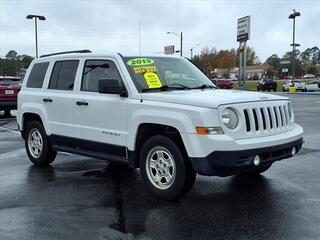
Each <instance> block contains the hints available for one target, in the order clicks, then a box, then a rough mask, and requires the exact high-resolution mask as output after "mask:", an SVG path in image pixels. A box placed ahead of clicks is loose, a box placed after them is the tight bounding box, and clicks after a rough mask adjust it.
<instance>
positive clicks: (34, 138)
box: [25, 121, 57, 167]
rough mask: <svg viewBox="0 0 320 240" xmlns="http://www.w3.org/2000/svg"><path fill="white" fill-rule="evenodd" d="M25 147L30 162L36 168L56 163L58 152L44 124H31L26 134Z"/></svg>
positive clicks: (34, 122) (36, 122) (35, 122)
mask: <svg viewBox="0 0 320 240" xmlns="http://www.w3.org/2000/svg"><path fill="white" fill-rule="evenodd" d="M25 147H26V150H27V154H28V157H29V159H30V161H31V162H32V163H33V164H34V165H36V166H41V167H43V166H47V165H49V164H50V163H52V162H53V161H54V159H55V158H56V155H57V152H56V151H53V150H52V148H51V144H50V142H49V139H48V137H47V135H46V132H45V130H44V128H43V126H42V124H41V123H40V122H38V121H33V122H31V123H30V124H29V125H28V126H27V128H26V133H25Z"/></svg>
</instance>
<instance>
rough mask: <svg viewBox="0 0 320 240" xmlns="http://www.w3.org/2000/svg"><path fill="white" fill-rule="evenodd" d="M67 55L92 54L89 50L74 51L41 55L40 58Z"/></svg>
mask: <svg viewBox="0 0 320 240" xmlns="http://www.w3.org/2000/svg"><path fill="white" fill-rule="evenodd" d="M69 53H92V52H91V51H90V50H89V49H83V50H74V51H67V52H57V53H50V54H45V55H41V56H40V58H43V57H49V56H55V55H61V54H69Z"/></svg>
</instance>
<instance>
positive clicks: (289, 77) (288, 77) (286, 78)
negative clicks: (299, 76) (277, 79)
mask: <svg viewBox="0 0 320 240" xmlns="http://www.w3.org/2000/svg"><path fill="white" fill-rule="evenodd" d="M290 79H292V77H291V76H284V77H283V80H290Z"/></svg>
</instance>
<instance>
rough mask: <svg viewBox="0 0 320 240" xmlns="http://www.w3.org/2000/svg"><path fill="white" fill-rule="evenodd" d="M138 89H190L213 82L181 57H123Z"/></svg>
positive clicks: (212, 85)
mask: <svg viewBox="0 0 320 240" xmlns="http://www.w3.org/2000/svg"><path fill="white" fill-rule="evenodd" d="M124 63H125V64H126V66H127V68H128V70H129V72H130V75H131V77H132V79H133V81H134V83H135V85H136V87H137V89H138V91H143V90H150V89H155V90H156V89H160V88H161V89H164V88H163V87H164V86H169V87H168V88H165V89H166V90H168V89H170V87H172V89H174V90H179V89H183V90H185V89H192V88H199V87H201V86H208V87H211V88H212V87H215V86H214V84H213V83H212V82H211V81H210V80H209V79H208V78H207V77H206V76H205V75H204V74H203V73H202V72H201V71H200V70H199V69H198V68H197V67H196V66H194V65H193V64H192V63H190V62H189V61H188V60H187V59H183V58H171V57H124Z"/></svg>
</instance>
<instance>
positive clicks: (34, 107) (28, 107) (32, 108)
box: [20, 102, 51, 135]
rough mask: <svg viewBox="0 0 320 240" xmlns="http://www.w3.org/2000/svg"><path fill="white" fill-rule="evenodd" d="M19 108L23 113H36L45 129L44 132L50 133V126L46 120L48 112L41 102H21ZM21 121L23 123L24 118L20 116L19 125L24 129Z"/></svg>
mask: <svg viewBox="0 0 320 240" xmlns="http://www.w3.org/2000/svg"><path fill="white" fill-rule="evenodd" d="M21 109H22V112H23V114H26V113H33V114H37V115H38V116H39V117H40V119H41V121H42V124H43V127H44V129H45V131H46V134H47V135H51V130H50V127H49V124H48V121H47V119H48V114H47V111H46V109H45V107H44V106H43V104H39V103H35V102H33V103H23V104H22V107H21ZM23 123H24V119H23V116H22V119H21V126H20V127H21V130H24V129H22V128H23Z"/></svg>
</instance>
